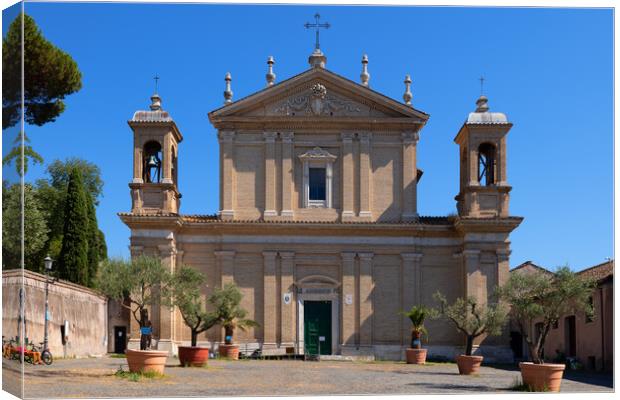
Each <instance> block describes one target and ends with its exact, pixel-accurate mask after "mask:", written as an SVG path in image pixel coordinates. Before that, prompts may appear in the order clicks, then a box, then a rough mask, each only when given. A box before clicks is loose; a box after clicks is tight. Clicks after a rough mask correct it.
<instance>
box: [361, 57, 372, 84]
mask: <svg viewBox="0 0 620 400" xmlns="http://www.w3.org/2000/svg"><path fill="white" fill-rule="evenodd" d="M360 79H361V81H362V85H364V86H368V81H369V80H370V74H369V73H368V56H367V55H366V54H364V56H363V57H362V73H361V74H360Z"/></svg>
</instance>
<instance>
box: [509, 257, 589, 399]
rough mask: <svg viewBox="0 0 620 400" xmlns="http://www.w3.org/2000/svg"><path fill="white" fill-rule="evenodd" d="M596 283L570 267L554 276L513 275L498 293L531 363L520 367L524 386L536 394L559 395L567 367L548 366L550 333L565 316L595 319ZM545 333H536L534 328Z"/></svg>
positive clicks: (517, 273) (529, 273) (522, 364)
mask: <svg viewBox="0 0 620 400" xmlns="http://www.w3.org/2000/svg"><path fill="white" fill-rule="evenodd" d="M594 287H595V282H594V280H592V279H587V278H583V277H580V276H579V275H577V274H575V273H574V272H572V271H571V270H570V268H568V267H561V268H559V269H558V270H557V271H556V273H555V274H551V273H545V272H543V271H533V272H513V273H511V274H510V278H509V279H508V281H507V282H506V284H505V285H504V286H503V287H502V288H501V289H500V290H499V295H500V297H501V298H502V299H503V300H505V301H506V302H507V303H509V304H510V306H511V311H510V312H511V316H512V318H513V320H514V321H515V322H516V323H517V325H518V327H519V330H520V333H521V335H522V336H523V338H524V339H525V341H526V343H527V346H528V350H529V356H530V359H531V362H522V363H519V367H520V369H521V378H522V379H523V383H524V384H525V385H528V386H529V387H530V388H532V389H533V390H536V391H543V390H549V391H552V392H558V391H559V390H560V384H561V382H562V375H563V374H564V368H565V365H564V364H548V363H545V361H544V359H543V350H544V346H545V340H546V339H547V335H548V334H549V330H550V329H551V327H552V326H553V324H555V323H556V322H558V321H559V319H560V318H561V317H562V316H563V315H566V314H569V313H576V312H584V311H585V313H586V315H589V316H592V315H593V309H592V305H591V304H590V302H589V297H590V296H591V295H592V290H593V289H594ZM536 323H540V324H541V325H539V326H542V329H540V331H539V332H536V333H535V324H536Z"/></svg>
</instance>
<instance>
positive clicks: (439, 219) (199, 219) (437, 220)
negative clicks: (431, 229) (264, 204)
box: [118, 212, 454, 225]
mask: <svg viewBox="0 0 620 400" xmlns="http://www.w3.org/2000/svg"><path fill="white" fill-rule="evenodd" d="M118 215H119V216H121V217H138V218H153V217H181V218H182V219H183V221H186V222H194V223H216V222H221V223H227V224H325V225H328V224H339V225H387V224H390V225H394V224H398V225H415V224H424V225H449V224H451V223H452V220H453V218H454V217H444V216H420V218H419V219H418V221H398V220H395V221H381V222H378V221H354V222H333V221H290V220H289V221H284V220H283V221H279V220H272V221H265V220H264V219H253V220H234V221H230V220H227V221H223V220H221V219H220V217H219V216H218V215H217V214H188V215H179V214H173V213H160V214H133V213H127V212H121V213H118Z"/></svg>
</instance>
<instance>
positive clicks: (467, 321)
mask: <svg viewBox="0 0 620 400" xmlns="http://www.w3.org/2000/svg"><path fill="white" fill-rule="evenodd" d="M433 298H434V299H435V300H436V301H437V302H439V304H440V308H439V313H440V315H441V316H443V317H445V318H447V319H448V320H450V321H452V323H454V325H455V326H456V329H457V330H459V331H460V332H462V333H463V335H465V338H466V342H465V354H461V355H459V356H457V358H456V363H457V365H458V367H459V373H460V374H461V375H471V374H476V373H478V371H479V370H480V364H482V359H483V357H482V356H474V355H472V351H473V347H474V340H475V339H476V338H477V337H479V336H481V335H484V334H486V335H488V336H497V335H500V334H501V332H502V327H503V326H504V323H505V321H506V316H507V310H506V308H505V307H504V306H503V305H501V304H500V303H493V304H487V305H484V304H480V303H479V302H478V300H476V298H475V297H473V296H469V297H467V298H466V299H464V298H461V297H459V298H457V299H456V300H455V301H454V303H452V304H448V301H447V300H446V298H445V296H444V295H443V294H441V293H440V292H436V293H435V294H434V295H433Z"/></svg>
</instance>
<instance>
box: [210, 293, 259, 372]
mask: <svg viewBox="0 0 620 400" xmlns="http://www.w3.org/2000/svg"><path fill="white" fill-rule="evenodd" d="M242 298H243V295H242V294H241V291H240V290H239V288H238V287H237V286H236V285H235V284H234V283H227V284H225V285H224V287H222V288H216V289H215V290H214V292H213V294H212V295H211V296H210V297H209V302H210V303H211V304H212V305H213V308H214V312H215V318H216V320H217V322H218V324H219V325H220V326H222V327H223V328H224V333H225V339H224V344H220V345H219V354H220V357H225V358H228V359H231V360H237V359H238V358H239V346H238V345H236V344H234V343H233V336H234V333H235V329H236V328H239V329H241V330H242V331H245V330H246V329H247V328H251V327H256V326H260V325H259V324H258V322H256V321H253V320H251V319H248V318H246V317H247V315H248V312H247V311H246V310H245V309H243V308H242V307H241V306H240V303H241V299H242Z"/></svg>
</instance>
